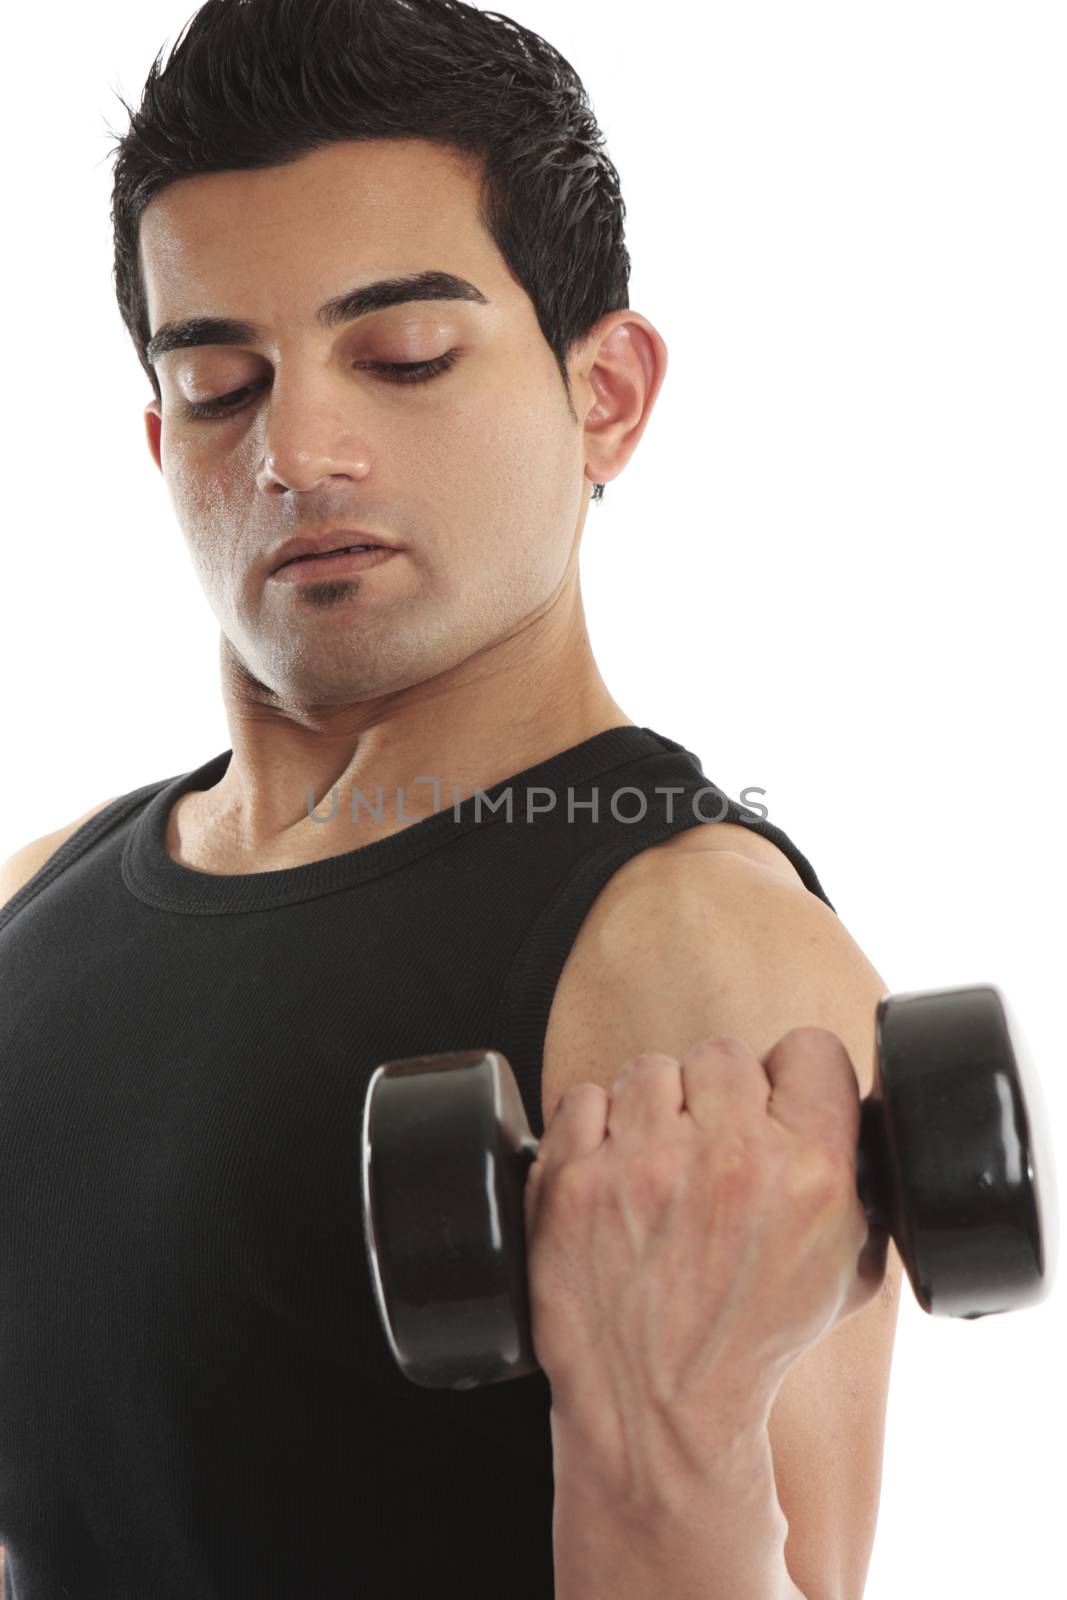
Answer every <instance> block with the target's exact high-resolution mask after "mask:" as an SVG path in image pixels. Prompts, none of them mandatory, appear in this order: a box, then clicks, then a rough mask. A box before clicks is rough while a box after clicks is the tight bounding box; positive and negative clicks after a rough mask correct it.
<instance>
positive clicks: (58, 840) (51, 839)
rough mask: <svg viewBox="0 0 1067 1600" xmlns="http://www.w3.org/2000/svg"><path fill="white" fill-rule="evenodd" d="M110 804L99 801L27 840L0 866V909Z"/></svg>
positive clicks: (114, 796) (113, 797) (113, 796)
mask: <svg viewBox="0 0 1067 1600" xmlns="http://www.w3.org/2000/svg"><path fill="white" fill-rule="evenodd" d="M111 799H112V800H114V799H118V796H117V795H112V797H111ZM110 804H111V800H101V802H100V804H99V805H96V806H93V807H91V809H90V810H88V811H86V812H85V814H84V815H83V816H80V817H76V818H75V820H74V821H73V822H68V823H66V824H65V825H64V826H63V827H62V828H56V829H54V831H53V832H52V833H45V834H42V835H41V837H40V838H39V839H31V840H30V842H29V844H24V845H23V846H22V848H21V849H20V850H16V851H15V853H14V855H12V856H8V858H7V860H6V861H4V862H2V863H0V907H3V906H5V905H6V904H7V902H8V901H9V900H10V899H12V898H13V896H14V895H16V894H17V893H18V891H19V890H20V889H21V888H22V886H23V885H24V884H27V883H29V881H30V879H31V878H32V877H33V876H34V874H35V873H37V872H39V871H40V870H41V868H42V867H43V866H44V864H45V862H46V861H47V860H48V859H49V857H50V856H53V855H55V853H56V851H57V850H58V849H59V847H60V845H61V844H63V843H64V841H65V840H67V839H69V838H70V836H71V834H72V833H77V831H78V829H79V828H80V827H82V826H83V825H84V824H85V823H86V822H88V821H89V819H90V817H95V816H96V814H97V812H98V811H103V809H104V807H105V806H109V805H110Z"/></svg>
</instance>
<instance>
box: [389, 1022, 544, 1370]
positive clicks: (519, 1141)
mask: <svg viewBox="0 0 1067 1600" xmlns="http://www.w3.org/2000/svg"><path fill="white" fill-rule="evenodd" d="M536 1154H537V1141H536V1140H535V1139H534V1138H533V1136H532V1134H531V1133H530V1127H529V1123H528V1121H527V1119H526V1112H525V1109H524V1107H523V1104H522V1098H521V1096H520V1094H519V1089H518V1085H517V1084H516V1082H515V1077H514V1074H513V1073H512V1071H511V1068H510V1067H509V1066H508V1064H507V1062H506V1061H505V1060H504V1059H503V1057H502V1056H500V1055H499V1054H498V1053H497V1052H496V1051H495V1050H454V1051H450V1052H448V1053H446V1054H444V1055H434V1056H414V1057H410V1058H409V1059H407V1060H404V1061H391V1062H385V1063H383V1065H382V1066H380V1067H378V1068H377V1069H376V1071H375V1072H374V1075H373V1077H372V1078H371V1081H370V1085H369V1087H368V1090H367V1098H366V1103H365V1108H364V1118H363V1161H362V1165H363V1216H364V1231H365V1238H366V1246H367V1255H368V1258H369V1260H370V1264H371V1278H372V1282H373V1286H374V1292H375V1297H376V1299H377V1302H378V1311H379V1315H380V1316H381V1320H382V1326H383V1328H384V1329H385V1333H386V1337H387V1339H388V1341H389V1344H390V1347H391V1349H392V1352H393V1356H394V1358H395V1360H396V1361H397V1363H398V1365H399V1366H400V1369H401V1371H402V1372H403V1373H404V1375H405V1376H406V1377H408V1378H410V1379H411V1381H412V1382H413V1383H417V1384H421V1385H423V1386H424V1387H426V1388H431V1389H452V1388H455V1389H471V1388H474V1387H475V1385H480V1384H486V1383H498V1382H502V1381H503V1380H505V1379H508V1378H518V1377H522V1376H523V1375H524V1374H526V1373H530V1372H536V1371H537V1370H538V1363H537V1358H536V1356H535V1355H534V1351H533V1344H532V1340H531V1337H530V1303H529V1286H528V1283H527V1277H526V1225H525V1212H524V1208H523V1195H524V1191H525V1187H526V1176H527V1173H528V1171H529V1169H530V1166H531V1164H532V1162H533V1160H534V1158H535V1156H536Z"/></svg>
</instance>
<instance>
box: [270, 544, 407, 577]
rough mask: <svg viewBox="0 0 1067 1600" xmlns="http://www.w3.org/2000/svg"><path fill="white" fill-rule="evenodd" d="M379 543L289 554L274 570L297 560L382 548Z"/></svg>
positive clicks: (322, 558)
mask: <svg viewBox="0 0 1067 1600" xmlns="http://www.w3.org/2000/svg"><path fill="white" fill-rule="evenodd" d="M384 548H385V547H384V545H380V544H342V545H338V546H337V549H336V550H320V551H315V552H312V553H310V554H308V555H300V556H290V557H289V559H288V561H283V562H282V564H281V566H280V567H275V569H274V570H275V572H280V571H281V570H282V567H291V566H294V565H295V564H296V563H297V562H298V561H332V559H333V557H334V556H348V555H354V554H360V553H362V552H363V551H365V550H382V549H384Z"/></svg>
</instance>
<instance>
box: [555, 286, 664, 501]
mask: <svg viewBox="0 0 1067 1600" xmlns="http://www.w3.org/2000/svg"><path fill="white" fill-rule="evenodd" d="M666 375H667V346H666V344H665V343H664V340H663V337H662V335H661V334H660V333H659V332H658V331H657V330H656V329H655V328H654V327H653V326H652V324H651V322H649V320H648V318H647V317H643V316H641V314H640V312H637V311H628V310H627V311H615V312H611V313H610V314H609V315H608V316H607V317H605V318H603V319H602V320H601V322H599V323H598V324H597V327H596V328H595V329H594V330H593V332H592V334H591V335H590V338H589V345H588V349H587V350H586V351H585V352H584V353H583V356H582V359H581V361H580V364H579V369H578V374H577V384H578V392H579V395H580V397H581V399H582V400H586V399H592V400H593V401H594V403H593V404H592V405H591V406H586V407H585V408H584V409H585V415H584V421H583V428H584V433H585V463H586V477H588V478H589V479H591V481H592V482H593V483H610V482H611V480H612V479H613V478H617V477H618V475H619V473H620V472H622V470H623V468H624V467H625V466H626V464H627V462H628V461H629V459H630V457H631V456H632V455H633V453H634V451H635V450H636V449H637V445H638V442H639V440H640V438H641V435H642V434H643V433H644V431H645V428H646V426H647V424H648V419H649V417H650V416H651V415H652V408H653V406H654V405H655V403H656V399H657V397H658V395H659V391H660V389H661V387H662V385H663V380H664V378H665V377H666Z"/></svg>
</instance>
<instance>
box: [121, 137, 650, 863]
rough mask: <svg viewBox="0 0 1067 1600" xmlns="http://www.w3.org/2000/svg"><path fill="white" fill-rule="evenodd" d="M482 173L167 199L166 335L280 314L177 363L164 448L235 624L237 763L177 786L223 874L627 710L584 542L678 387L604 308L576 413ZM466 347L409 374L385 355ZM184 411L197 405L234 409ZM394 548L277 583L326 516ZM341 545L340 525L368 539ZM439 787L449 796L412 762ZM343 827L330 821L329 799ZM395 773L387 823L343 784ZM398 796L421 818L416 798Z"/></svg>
mask: <svg viewBox="0 0 1067 1600" xmlns="http://www.w3.org/2000/svg"><path fill="white" fill-rule="evenodd" d="M479 173H480V163H479V162H477V161H476V160H474V159H473V158H470V157H467V156H465V155H463V154H462V153H461V152H457V151H454V150H451V149H444V148H441V147H438V146H435V145H432V144H429V143H427V142H425V141H423V140H418V139H412V140H399V141H389V140H384V141H368V142H362V143H361V142H345V143H343V144H339V145H332V146H329V147H327V148H326V149H324V150H320V151H317V152H315V153H314V154H313V155H310V156H307V157H304V158H303V159H301V160H299V161H297V162H294V163H293V164H291V165H289V166H283V167H275V168H267V169H263V170H261V171H252V172H221V173H212V174H209V175H207V176H203V177H197V178H190V179H183V180H181V181H180V182H178V183H176V184H173V185H172V186H171V187H170V188H168V189H166V190H164V191H163V192H162V193H161V194H160V195H158V196H157V197H156V199H155V200H153V201H152V203H151V204H150V205H149V206H148V208H147V210H146V212H145V215H144V219H143V222H142V227H141V251H142V262H143V269H144V275H145V284H146V291H147V299H148V310H149V327H150V330H151V332H153V333H155V332H156V331H158V329H159V327H160V326H161V325H162V324H163V323H164V322H170V321H174V320H177V319H179V318H184V317H192V316H225V317H232V318H237V319H240V320H242V321H245V322H250V323H253V324H255V325H257V326H258V328H259V329H260V330H261V336H260V337H259V338H258V340H256V341H255V342H253V343H250V344H246V345H240V346H228V345H201V346H192V347H188V348H184V349H178V350H172V351H169V352H167V353H166V354H164V355H162V356H161V357H160V358H159V361H158V365H157V373H158V378H159V382H160V387H161V393H162V403H158V402H156V401H155V400H152V401H151V402H150V403H149V404H148V406H147V407H146V408H145V424H146V432H147V438H148V444H149V448H150V450H151V453H152V456H153V459H154V460H155V462H156V464H157V465H158V467H159V469H160V471H161V472H162V474H163V477H164V480H165V482H166V485H167V489H168V491H169V494H170V497H171V500H172V503H173V506H174V510H175V513H176V516H177V520H178V523H179V525H180V527H181V529H182V532H183V535H184V537H185V540H186V543H187V546H188V550H189V554H190V556H191V558H192V561H193V565H194V568H195V570H196V573H197V576H198V578H199V580H200V582H201V584H202V586H203V589H204V593H205V595H206V596H207V599H208V602H209V604H210V605H211V608H212V610H213V612H214V614H215V616H216V617H217V619H218V623H219V629H220V656H219V659H220V670H221V681H222V689H223V698H224V702H225V712H226V717H227V722H228V725H229V730H230V742H231V744H232V747H233V757H232V760H231V762H230V765H229V768H228V770H227V771H226V773H225V775H224V776H223V778H222V779H221V781H220V782H219V783H218V784H217V785H216V786H215V787H214V788H211V789H208V790H205V791H202V792H198V791H194V792H192V793H190V794H188V795H186V796H184V797H183V798H182V799H180V800H179V801H178V802H177V804H176V805H175V807H174V808H173V810H172V812H171V815H170V818H169V821H168V836H167V848H168V851H169V853H170V854H171V855H172V856H173V857H174V858H175V859H176V860H178V861H180V862H182V863H184V864H185V865H187V866H191V867H193V868H196V869H198V870H200V871H205V872H222V873H241V872H253V871H264V870H271V869H274V868H281V867H288V866H295V865H300V864H302V863H305V862H308V861H312V860H316V859H320V858H322V857H325V856H330V855H335V854H338V853H340V852H342V851H345V850H351V849H355V848H356V847H357V846H359V845H362V844H364V843H368V842H370V841H371V840H372V839H374V838H378V837H384V836H386V835H387V834H389V833H393V832H396V831H398V829H399V828H400V827H403V826H406V825H407V823H408V822H410V821H411V820H413V819H416V818H418V817H420V816H428V815H430V814H431V813H432V812H434V811H435V810H440V809H445V808H447V807H449V806H451V805H452V804H453V803H454V802H455V800H456V799H457V796H458V798H460V799H464V798H467V797H468V796H469V795H472V794H473V793H474V792H475V790H476V789H478V788H488V787H490V786H491V785H492V784H494V783H498V782H500V781H501V780H502V779H504V778H506V777H508V776H509V775H511V774H513V773H516V772H519V771H522V770H523V769H524V768H526V767H529V766H531V765H533V764H535V763H536V762H539V761H542V760H545V759H547V758H548V757H549V756H551V755H553V754H555V753H556V752H558V751H560V750H563V749H565V748H568V747H570V746H572V745H575V744H578V743H581V742H582V741H583V740H585V739H588V738H590V737H592V736H593V735H594V734H595V733H598V732H600V731H602V730H603V729H607V728H613V727H621V726H626V725H630V726H632V720H631V719H630V718H629V717H628V716H627V715H626V713H625V712H623V711H622V710H621V709H620V707H619V706H618V705H617V704H616V702H615V701H614V699H613V698H612V696H611V694H610V693H609V692H608V689H607V687H606V686H605V684H604V682H603V679H602V678H601V675H600V672H599V670H598V668H597V665H596V662H595V660H594V658H593V654H592V650H591V647H590V641H589V637H588V633H587V629H586V623H585V615H584V610H583V606H582V598H581V592H580V584H579V565H578V555H579V543H580V539H581V535H582V530H583V527H584V525H585V519H586V514H587V511H588V507H589V501H590V497H591V494H592V485H593V483H595V482H602V483H607V482H609V481H611V480H612V479H614V478H615V477H617V476H618V475H619V473H621V472H622V470H623V468H624V467H625V466H626V463H627V462H628V461H629V459H630V456H631V455H632V453H633V451H634V450H635V449H636V447H637V444H638V441H639V440H640V438H641V435H642V433H643V431H644V428H645V425H646V423H647V422H648V419H649V416H650V414H651V411H652V407H653V405H654V404H655V401H656V397H657V395H658V393H659V389H660V386H661V384H662V382H663V379H664V376H665V374H666V367H667V350H666V346H665V344H664V342H663V340H662V338H661V337H660V335H659V334H658V333H657V332H656V330H655V328H654V327H653V326H652V325H651V323H650V322H649V321H648V320H647V319H646V318H645V317H643V316H641V315H640V314H639V313H637V312H634V311H630V310H623V311H616V312H613V313H611V314H610V315H608V316H606V317H604V318H603V319H602V320H601V321H600V322H599V323H598V324H597V325H596V327H595V328H594V329H593V331H592V333H591V334H590V336H589V337H588V338H587V339H586V340H585V341H584V342H583V343H582V345H581V346H580V348H579V349H578V350H577V351H576V352H575V353H574V354H572V357H571V360H570V361H569V363H568V370H569V372H570V376H571V383H572V394H573V403H574V411H575V413H576V415H577V418H578V421H577V423H576V422H575V418H574V416H573V415H572V413H571V410H570V407H569V405H568V402H567V396H566V394H565V392H564V388H563V383H562V379H561V376H560V373H559V369H558V367H557V365H556V361H555V358H554V356H553V354H552V351H551V350H550V348H549V346H548V344H547V343H546V341H545V339H544V336H543V334H542V333H541V330H540V326H539V324H538V321H537V316H536V313H535V311H534V308H533V304H532V302H531V300H530V299H529V297H528V295H527V294H526V292H525V291H524V290H523V289H522V287H521V286H520V285H519V284H518V283H517V282H516V281H515V280H514V279H513V277H512V276H511V274H510V272H509V270H508V268H507V265H506V263H505V261H504V259H503V257H502V256H501V254H500V252H499V251H498V249H497V248H496V246H495V244H494V243H493V241H492V239H491V238H490V237H489V235H488V234H487V233H486V231H485V229H484V227H483V226H482V224H481V222H480V220H479V216H478V196H479V186H478V179H479ZM427 270H437V271H442V272H451V273H455V274H457V275H459V276H461V277H464V278H467V279H469V280H470V281H471V282H472V283H474V284H475V285H476V286H477V287H478V288H479V289H480V290H481V292H482V294H483V295H484V296H485V299H486V301H487V303H486V304H479V303H477V302H472V301H467V300H454V301H416V302H408V303H406V304H404V305H399V306H393V307H391V308H386V309H382V310H379V311H376V312H374V313H372V314H370V315H367V316H364V317H362V318H360V319H358V320H356V321H354V322H349V323H347V324H346V325H344V326H341V327H335V328H332V329H324V328H323V327H322V326H321V325H320V324H319V322H318V321H317V320H316V317H315V312H316V309H317V308H318V307H319V306H320V305H322V304H323V303H324V302H326V301H327V300H329V299H331V298H333V297H335V296H337V295H340V294H342V293H344V292H345V291H347V290H350V289H353V288H356V287H358V286H360V285H363V284H367V283H370V282H372V281H375V280H377V279H379V278H383V277H386V276H393V275H397V274H408V273H415V272H422V271H427ZM450 351H455V352H457V359H456V362H455V365H454V367H453V368H452V370H451V371H449V372H446V373H445V374H444V375H442V376H439V377H436V378H433V379H431V380H429V381H428V382H425V383H417V384H399V383H396V382H391V381H388V380H387V379H385V378H383V377H382V376H381V375H380V374H378V373H376V372H373V371H371V370H370V367H369V365H368V364H369V363H372V362H415V361H424V360H430V359H434V358H437V357H440V356H441V355H443V354H445V353H446V352H450ZM245 390H247V393H244V394H239V396H238V400H237V402H236V404H235V406H234V409H233V411H232V413H231V414H228V415H224V416H223V417H221V418H220V419H211V420H195V421H194V420H189V419H187V418H186V417H185V416H184V415H183V412H182V408H183V406H184V405H186V404H187V403H189V402H190V401H204V400H208V399H215V398H219V397H222V396H228V395H232V394H234V393H235V392H238V391H245ZM338 527H340V528H346V529H348V528H351V529H357V530H360V529H361V530H366V531H368V532H370V533H372V534H374V533H377V534H379V535H381V536H382V538H384V539H386V540H388V541H390V542H392V543H394V544H398V545H400V546H403V549H402V551H401V552H400V553H399V554H397V555H394V556H393V557H392V558H391V559H390V560H389V561H387V562H384V563H382V564H381V565H379V566H376V567H374V568H373V569H371V570H368V571H365V572H363V573H361V574H359V575H358V576H355V577H352V578H347V579H343V580H342V579H336V580H331V581H328V582H327V581H323V582H321V583H315V584H313V585H310V586H307V587H306V588H301V587H298V586H296V585H289V584H285V585H283V584H281V583H279V582H278V581H276V580H274V579H272V578H271V577H270V576H269V571H270V566H271V560H270V557H271V554H272V552H273V551H275V550H276V549H277V547H278V546H279V545H280V544H281V543H282V542H283V541H285V540H287V539H291V538H294V537H299V536H301V535H315V534H321V533H325V532H327V531H328V530H331V529H334V528H338ZM346 542H348V541H346ZM429 777H436V778H438V779H439V780H440V782H441V785H442V790H441V797H440V799H439V800H438V801H437V802H436V803H435V795H434V792H433V790H432V788H431V786H430V785H429V784H428V783H422V784H420V783H419V782H418V781H417V780H418V779H419V778H429ZM334 786H336V787H337V790H338V797H337V798H338V814H337V817H336V818H335V819H334V820H333V821H332V822H330V823H328V824H325V825H323V824H320V823H318V822H316V821H314V820H312V818H311V817H309V815H308V812H309V793H310V795H311V796H312V797H313V799H314V804H315V809H316V811H317V812H318V813H319V814H320V815H323V816H327V815H329V813H330V811H331V809H332V801H331V790H332V789H333V788H334ZM379 786H380V787H381V789H382V792H383V797H384V802H385V804H384V810H383V818H382V821H381V822H380V823H377V822H373V821H372V819H371V818H370V817H369V816H368V813H367V811H366V808H365V807H361V808H360V811H359V821H358V823H357V824H353V823H352V821H351V805H350V796H351V792H352V790H353V789H358V790H359V791H360V792H361V794H363V795H364V796H366V797H367V799H368V800H369V801H372V802H373V801H374V800H375V799H376V794H377V789H378V787H379ZM401 787H402V788H403V791H404V800H403V816H401V815H400V814H399V809H400V808H398V806H397V804H396V795H397V791H398V789H400V788H401Z"/></svg>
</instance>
